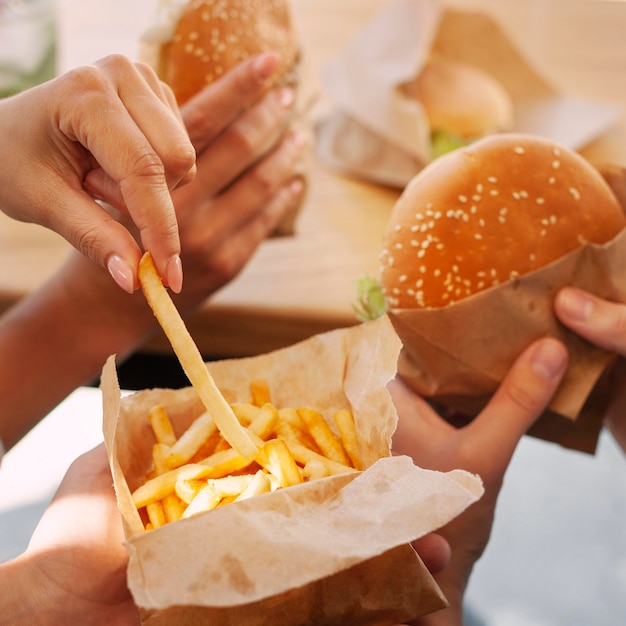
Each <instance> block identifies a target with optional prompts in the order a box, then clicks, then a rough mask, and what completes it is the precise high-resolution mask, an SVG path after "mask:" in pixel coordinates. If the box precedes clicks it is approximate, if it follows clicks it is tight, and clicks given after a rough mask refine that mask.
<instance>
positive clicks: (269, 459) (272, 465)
mask: <svg viewBox="0 0 626 626" xmlns="http://www.w3.org/2000/svg"><path fill="white" fill-rule="evenodd" d="M256 460H257V463H258V464H259V465H261V466H262V467H263V468H264V469H266V470H267V471H268V472H270V474H272V475H274V476H275V477H276V480H277V482H278V485H279V486H280V487H290V486H291V485H299V484H300V483H301V482H302V476H301V475H300V470H299V469H298V466H297V465H296V462H295V460H294V458H293V457H292V456H291V453H290V452H289V448H288V447H287V444H286V443H285V442H284V441H283V440H282V439H270V440H269V441H266V442H265V445H264V446H263V449H262V450H261V451H260V452H259V454H258V455H257V458H256Z"/></svg>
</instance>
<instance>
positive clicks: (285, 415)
mask: <svg viewBox="0 0 626 626" xmlns="http://www.w3.org/2000/svg"><path fill="white" fill-rule="evenodd" d="M278 417H279V418H280V419H281V421H283V422H288V423H289V424H291V425H292V426H294V427H295V428H298V429H299V430H304V429H305V428H306V424H305V423H304V422H303V421H302V418H301V417H300V416H299V415H298V411H297V410H296V409H293V408H292V407H289V406H286V407H282V408H280V409H278Z"/></svg>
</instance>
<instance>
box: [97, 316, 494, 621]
mask: <svg viewBox="0 0 626 626" xmlns="http://www.w3.org/2000/svg"><path fill="white" fill-rule="evenodd" d="M399 350H400V342H399V339H398V337H397V335H396V334H395V332H394V331H393V327H392V325H391V323H390V321H389V320H388V319H387V318H382V319H381V320H378V321H376V322H371V323H368V324H364V325H359V326H356V327H354V328H351V329H346V330H338V331H333V332H330V333H327V334H323V335H318V336H316V337H313V338H311V339H309V340H307V341H304V342H302V343H300V344H297V345H295V346H293V347H290V348H287V349H284V350H280V351H277V352H274V353H270V354H267V355H263V356H260V357H253V358H246V359H238V360H229V361H221V362H216V363H211V364H208V367H209V368H210V370H211V373H212V375H213V377H214V379H215V381H216V383H217V385H218V387H219V388H220V389H221V391H222V393H223V394H224V396H225V397H226V399H227V400H229V401H234V400H236V399H237V400H244V401H249V382H250V380H251V379H253V378H257V377H262V378H265V379H266V380H267V381H268V383H269V385H270V389H271V392H272V395H273V398H272V399H273V402H274V404H276V406H294V407H297V406H303V405H310V406H314V407H316V408H318V409H320V410H321V411H322V412H323V413H324V414H325V415H326V416H330V415H331V414H332V412H334V411H335V410H336V409H339V408H342V407H349V408H351V409H352V411H353V412H354V415H355V419H356V423H357V427H358V430H359V433H360V436H361V440H362V442H363V450H362V452H363V455H364V458H365V462H366V467H367V469H366V470H365V471H363V472H356V473H354V474H349V475H342V476H336V477H331V478H324V479H319V480H317V481H312V482H310V483H305V484H303V485H299V486H296V487H290V488H288V489H283V490H278V491H275V492H272V493H270V494H265V495H261V496H257V497H255V498H252V499H249V500H246V501H243V502H240V503H234V504H230V505H228V506H225V507H222V508H219V509H217V510H214V511H210V512H206V513H201V514H199V515H196V516H194V517H191V518H189V519H185V520H181V521H178V522H174V523H171V524H168V525H166V526H163V527H161V528H158V529H156V530H152V531H150V532H144V530H143V526H142V524H141V520H140V519H139V515H138V513H137V511H136V509H135V507H134V506H133V503H132V499H131V492H132V490H134V489H135V488H136V487H137V486H138V485H139V484H140V482H141V481H142V479H143V478H144V476H145V475H146V473H147V472H148V471H149V469H150V467H149V466H150V461H149V459H150V451H151V447H152V444H153V443H154V438H153V436H152V433H151V430H150V428H149V426H148V422H147V419H146V415H147V411H148V409H149V408H150V407H152V406H153V405H155V404H157V403H160V404H163V405H164V406H165V407H166V409H167V410H168V412H169V413H170V416H171V419H172V421H173V422H174V424H175V428H177V429H178V431H179V432H180V431H181V430H182V429H184V428H185V427H186V426H187V425H188V424H189V423H190V422H191V420H192V419H193V418H194V417H195V416H197V415H198V414H199V413H200V412H202V407H201V406H200V404H199V400H198V398H197V395H196V393H195V391H194V390H193V389H192V388H186V389H182V390H162V389H155V390H147V391H142V392H139V393H136V394H134V395H131V396H127V397H124V398H123V399H122V398H120V390H119V386H118V381H117V375H116V370H115V363H114V357H111V358H110V359H109V360H108V362H107V364H106V366H105V368H104V371H103V376H102V390H103V401H104V434H105V442H106V445H107V450H108V454H109V459H110V463H111V469H112V473H113V478H114V483H115V490H116V493H117V498H118V503H119V508H120V511H121V513H122V517H123V521H124V526H125V530H126V536H127V546H128V550H129V556H130V560H129V565H128V582H129V587H130V590H131V592H132V594H133V597H134V599H135V602H136V603H137V605H138V606H139V607H140V610H141V614H142V619H143V622H144V623H145V624H168V626H171V625H176V624H206V623H210V624H214V625H220V624H224V625H226V624H228V625H232V626H235V625H236V626H246V625H253V624H254V625H256V624H259V625H260V624H271V625H272V626H280V625H288V624H289V625H295V624H298V625H305V624H310V625H314V624H315V625H317V626H319V625H321V624H341V625H342V626H347V625H350V624H354V625H357V624H358V625H359V626H363V625H366V624H396V623H398V622H402V621H404V620H407V619H411V618H415V617H417V616H420V615H423V614H427V613H430V612H432V611H435V610H438V609H440V608H442V607H444V606H445V605H446V602H445V599H444V598H443V596H442V594H441V591H440V590H439V588H438V587H437V585H436V584H435V582H434V580H433V579H432V577H431V576H430V574H429V573H428V571H427V570H426V569H425V567H424V565H423V563H422V562H421V560H420V559H419V557H418V556H417V555H416V553H415V552H414V550H413V549H412V548H411V546H410V545H409V543H408V542H410V541H412V540H414V539H416V538H418V537H420V536H422V535H424V534H426V533H428V532H430V531H433V530H435V529H437V528H439V527H441V526H442V525H444V524H446V523H447V522H448V521H449V520H451V519H453V518H454V517H455V516H457V515H458V514H459V513H461V511H463V510H464V509H465V508H466V507H467V506H469V505H470V504H471V503H473V502H474V501H475V500H477V499H478V498H479V497H480V496H481V495H482V483H481V482H480V479H479V478H478V477H476V476H473V475H471V474H468V473H467V472H464V471H461V470H456V471H452V472H449V473H440V472H433V471H426V470H423V469H419V468H417V467H416V466H415V465H414V464H413V463H412V461H411V460H410V459H409V458H408V457H392V456H390V455H389V447H390V439H391V435H392V433H393V431H394V430H395V426H396V420H397V417H396V413H395V410H394V407H393V404H392V403H391V400H390V396H389V394H388V392H387V390H386V384H387V382H388V381H389V380H390V379H391V378H392V377H393V376H394V375H395V372H396V365H397V358H398V353H399Z"/></svg>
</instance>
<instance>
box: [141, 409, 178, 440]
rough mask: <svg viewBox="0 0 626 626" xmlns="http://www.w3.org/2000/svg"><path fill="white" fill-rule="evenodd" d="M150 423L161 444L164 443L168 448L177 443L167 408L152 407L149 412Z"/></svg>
mask: <svg viewBox="0 0 626 626" xmlns="http://www.w3.org/2000/svg"><path fill="white" fill-rule="evenodd" d="M148 421H149V422H150V426H152V431H153V432H154V436H155V438H156V440H157V441H158V442H159V443H164V444H166V445H168V446H171V445H173V444H175V443H176V435H175V433H174V428H173V426H172V422H171V421H170V416H169V415H168V414H167V411H166V410H165V407H163V406H161V405H158V406H155V407H152V409H150V411H149V412H148Z"/></svg>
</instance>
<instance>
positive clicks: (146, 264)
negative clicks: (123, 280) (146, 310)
mask: <svg viewBox="0 0 626 626" xmlns="http://www.w3.org/2000/svg"><path fill="white" fill-rule="evenodd" d="M139 282H140V284H141V289H142V291H143V293H144V296H145V298H146V300H147V301H148V304H149V305H150V308H151V309H152V311H153V313H154V315H155V317H156V318H157V320H158V321H159V324H160V325H161V327H162V328H163V331H164V332H165V335H166V336H167V338H168V339H169V341H170V343H171V344H172V348H173V349H174V352H175V353H176V356H177V357H178V360H179V361H180V364H181V366H182V368H183V370H184V372H185V374H186V375H187V378H189V381H190V382H191V384H192V385H193V387H194V389H195V390H196V392H197V393H198V396H199V397H200V400H201V401H202V403H203V404H204V407H205V408H206V410H207V411H208V412H209V413H210V414H211V416H212V417H213V419H214V420H215V423H216V424H217V427H218V428H219V430H220V432H221V433H222V435H223V436H224V439H226V441H228V443H229V444H230V445H231V446H232V447H233V448H234V449H235V450H237V452H239V454H240V455H241V456H243V457H248V458H250V459H252V458H254V456H255V455H256V453H257V451H258V449H257V446H256V445H255V444H254V442H253V441H252V438H251V437H250V435H249V434H248V432H247V431H246V430H245V429H244V428H243V427H242V426H241V424H240V423H239V420H238V419H237V418H236V417H235V414H234V413H233V410H232V409H231V408H230V405H229V404H228V403H227V402H226V400H225V399H224V397H223V396H222V394H221V393H220V391H219V389H218V388H217V385H216V384H215V381H214V380H213V378H212V376H211V375H210V373H209V371H208V369H207V367H206V365H205V363H204V360H203V359H202V355H201V354H200V351H199V350H198V347H197V346H196V344H195V343H194V341H193V339H192V337H191V335H190V334H189V331H188V330H187V327H186V326H185V323H184V322H183V319H182V318H181V316H180V314H179V312H178V310H177V309H176V306H175V305H174V302H173V301H172V299H171V298H170V295H169V293H168V292H167V290H166V289H165V287H164V286H163V283H162V282H161V278H160V277H159V275H158V273H157V271H156V267H155V265H154V261H153V259H152V255H151V254H150V253H149V252H146V253H145V254H144V255H143V256H142V258H141V261H140V263H139Z"/></svg>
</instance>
